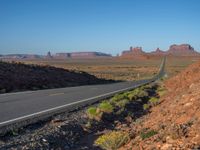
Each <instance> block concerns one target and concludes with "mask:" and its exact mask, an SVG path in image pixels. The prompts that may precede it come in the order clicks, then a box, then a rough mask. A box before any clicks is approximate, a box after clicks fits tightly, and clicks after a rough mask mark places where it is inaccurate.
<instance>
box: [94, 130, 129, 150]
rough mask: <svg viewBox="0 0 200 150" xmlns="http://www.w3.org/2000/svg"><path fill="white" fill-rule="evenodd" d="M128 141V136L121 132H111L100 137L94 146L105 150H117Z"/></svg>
mask: <svg viewBox="0 0 200 150" xmlns="http://www.w3.org/2000/svg"><path fill="white" fill-rule="evenodd" d="M128 141H129V135H128V133H126V132H122V131H113V132H110V133H107V134H104V135H102V136H100V137H99V138H98V139H97V140H96V141H95V145H97V146H99V147H101V148H102V149H105V150H117V149H118V148H120V147H121V146H123V145H124V144H126V143H127V142H128Z"/></svg>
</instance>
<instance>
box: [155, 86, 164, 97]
mask: <svg viewBox="0 0 200 150" xmlns="http://www.w3.org/2000/svg"><path fill="white" fill-rule="evenodd" d="M157 93H158V95H159V96H163V95H165V93H166V89H165V88H164V87H159V88H158V89H157Z"/></svg>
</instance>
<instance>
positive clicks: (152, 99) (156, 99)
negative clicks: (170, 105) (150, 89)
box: [149, 97, 159, 106]
mask: <svg viewBox="0 0 200 150" xmlns="http://www.w3.org/2000/svg"><path fill="white" fill-rule="evenodd" d="M158 101H159V99H158V98H156V97H152V98H151V99H150V100H149V102H150V104H151V105H152V106H155V105H157V104H158Z"/></svg>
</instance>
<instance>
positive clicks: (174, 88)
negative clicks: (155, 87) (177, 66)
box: [122, 62, 200, 150]
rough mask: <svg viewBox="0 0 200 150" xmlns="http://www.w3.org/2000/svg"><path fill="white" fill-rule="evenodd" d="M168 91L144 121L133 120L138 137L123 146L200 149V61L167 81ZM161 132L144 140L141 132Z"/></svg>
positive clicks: (166, 149) (129, 147) (133, 127)
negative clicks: (136, 121) (135, 121)
mask: <svg viewBox="0 0 200 150" xmlns="http://www.w3.org/2000/svg"><path fill="white" fill-rule="evenodd" d="M165 86H166V88H167V90H168V92H167V94H166V95H164V96H163V97H161V99H160V104H159V105H157V106H155V107H153V108H152V109H151V110H150V113H149V114H148V115H146V116H145V117H143V118H142V119H141V120H142V121H141V122H139V123H133V124H132V125H131V126H132V127H131V128H132V130H133V131H134V132H135V133H136V135H135V138H133V140H132V141H131V142H130V143H129V144H128V145H126V146H125V147H123V148H122V149H134V150H138V149H145V150H148V149H161V150H171V149H183V150H185V149H200V62H198V63H196V64H193V65H191V66H190V67H188V68H187V69H186V70H185V71H183V72H181V73H180V74H178V75H177V76H175V77H173V78H171V79H169V80H167V81H165ZM144 130H147V131H150V130H154V131H156V132H158V134H156V135H154V136H152V137H150V138H147V139H144V140H142V139H141V138H140V133H141V132H142V131H144Z"/></svg>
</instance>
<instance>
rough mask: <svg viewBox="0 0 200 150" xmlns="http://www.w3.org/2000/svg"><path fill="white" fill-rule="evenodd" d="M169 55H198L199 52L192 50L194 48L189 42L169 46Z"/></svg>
mask: <svg viewBox="0 0 200 150" xmlns="http://www.w3.org/2000/svg"><path fill="white" fill-rule="evenodd" d="M167 53H168V54H170V55H175V56H198V55H199V53H198V52H196V51H195V50H194V48H193V47H192V46H191V45H189V44H181V45H176V44H173V45H171V46H170V47H169V50H168V51H167Z"/></svg>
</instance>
